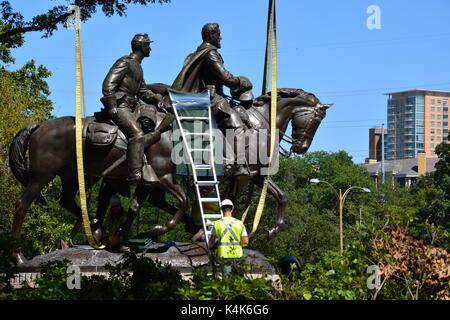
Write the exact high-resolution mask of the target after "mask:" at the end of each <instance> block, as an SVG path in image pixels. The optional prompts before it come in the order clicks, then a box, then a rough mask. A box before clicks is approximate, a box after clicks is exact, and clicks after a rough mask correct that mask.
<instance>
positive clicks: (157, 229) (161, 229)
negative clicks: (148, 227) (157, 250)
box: [150, 226, 166, 236]
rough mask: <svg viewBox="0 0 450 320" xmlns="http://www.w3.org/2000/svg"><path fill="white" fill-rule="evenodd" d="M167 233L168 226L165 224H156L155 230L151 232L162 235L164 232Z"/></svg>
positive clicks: (153, 234)
mask: <svg viewBox="0 0 450 320" xmlns="http://www.w3.org/2000/svg"><path fill="white" fill-rule="evenodd" d="M164 233H166V227H163V226H156V227H154V228H153V230H152V231H151V232H150V234H151V235H152V236H160V235H162V234H164Z"/></svg>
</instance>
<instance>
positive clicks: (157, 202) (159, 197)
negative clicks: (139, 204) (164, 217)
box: [147, 188, 178, 215]
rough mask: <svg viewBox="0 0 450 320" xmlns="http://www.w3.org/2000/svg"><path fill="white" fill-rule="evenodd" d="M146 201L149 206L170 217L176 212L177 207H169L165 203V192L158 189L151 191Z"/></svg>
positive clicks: (169, 205)
mask: <svg viewBox="0 0 450 320" xmlns="http://www.w3.org/2000/svg"><path fill="white" fill-rule="evenodd" d="M147 201H148V203H150V204H151V205H153V206H155V207H157V208H158V209H161V210H163V211H165V212H167V213H169V214H171V215H174V214H175V213H176V212H177V210H178V208H177V207H175V206H173V205H171V204H170V203H168V202H167V201H166V197H165V192H164V191H163V190H161V189H159V188H155V189H154V190H152V192H151V193H150V196H149V198H148V200H147Z"/></svg>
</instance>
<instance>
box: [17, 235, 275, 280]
mask: <svg viewBox="0 0 450 320" xmlns="http://www.w3.org/2000/svg"><path fill="white" fill-rule="evenodd" d="M173 244H175V245H173ZM244 253H245V255H246V258H245V263H247V264H249V265H251V270H250V271H249V273H248V274H249V275H250V276H251V277H260V276H262V275H269V276H274V275H276V273H275V270H274V268H273V267H272V265H271V264H270V263H269V262H267V261H266V260H265V257H264V256H263V255H262V254H261V253H259V252H257V251H254V250H249V249H244ZM138 255H144V256H145V257H149V258H151V259H153V260H155V261H156V260H159V261H160V262H161V263H162V264H169V265H170V266H171V267H172V268H174V269H176V270H178V271H180V273H181V274H182V276H183V277H189V275H190V273H191V272H192V268H193V267H202V268H205V269H207V270H208V271H210V270H211V267H210V265H209V257H208V254H207V251H206V247H205V244H204V243H199V244H191V243H183V242H175V243H172V244H166V243H155V244H152V245H151V246H149V247H148V248H147V249H146V250H145V251H144V252H142V253H139V254H138ZM122 256H123V254H122V253H113V252H109V251H106V250H95V249H93V248H92V247H90V246H76V247H72V248H68V249H60V250H56V251H53V252H50V253H48V254H44V255H40V256H36V257H34V258H33V259H31V260H29V261H26V262H24V263H21V264H19V265H18V271H19V274H17V276H16V279H15V280H14V285H18V284H20V282H21V280H27V281H28V282H32V280H33V279H34V278H36V277H38V276H39V272H40V265H41V264H42V263H45V262H48V261H56V260H64V259H67V260H69V261H70V262H71V264H72V265H76V266H78V267H79V268H80V270H81V272H82V273H83V274H84V275H92V274H107V270H106V269H105V266H106V265H107V264H111V265H115V264H117V263H120V262H121V260H122Z"/></svg>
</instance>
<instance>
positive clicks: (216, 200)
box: [200, 198, 219, 202]
mask: <svg viewBox="0 0 450 320" xmlns="http://www.w3.org/2000/svg"><path fill="white" fill-rule="evenodd" d="M200 201H201V202H219V198H200Z"/></svg>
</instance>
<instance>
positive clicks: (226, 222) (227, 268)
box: [209, 199, 248, 275]
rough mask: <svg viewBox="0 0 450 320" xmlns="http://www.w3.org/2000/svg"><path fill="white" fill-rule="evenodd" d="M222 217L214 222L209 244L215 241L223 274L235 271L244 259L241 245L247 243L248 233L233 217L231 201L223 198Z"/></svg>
mask: <svg viewBox="0 0 450 320" xmlns="http://www.w3.org/2000/svg"><path fill="white" fill-rule="evenodd" d="M220 208H221V209H222V212H223V218H222V219H220V220H217V221H216V222H215V223H214V228H213V230H212V234H211V239H210V241H209V243H210V244H214V242H215V239H218V243H217V256H218V257H219V258H220V259H222V260H223V272H222V273H223V275H228V274H231V273H234V272H235V271H236V266H237V265H239V264H240V263H242V261H243V260H244V251H243V249H242V247H243V246H246V245H247V244H248V233H247V230H246V229H245V226H244V224H243V223H242V221H241V220H238V219H236V218H233V216H232V214H233V210H234V206H233V202H232V201H231V200H229V199H225V200H223V201H222V203H221V204H220Z"/></svg>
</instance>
